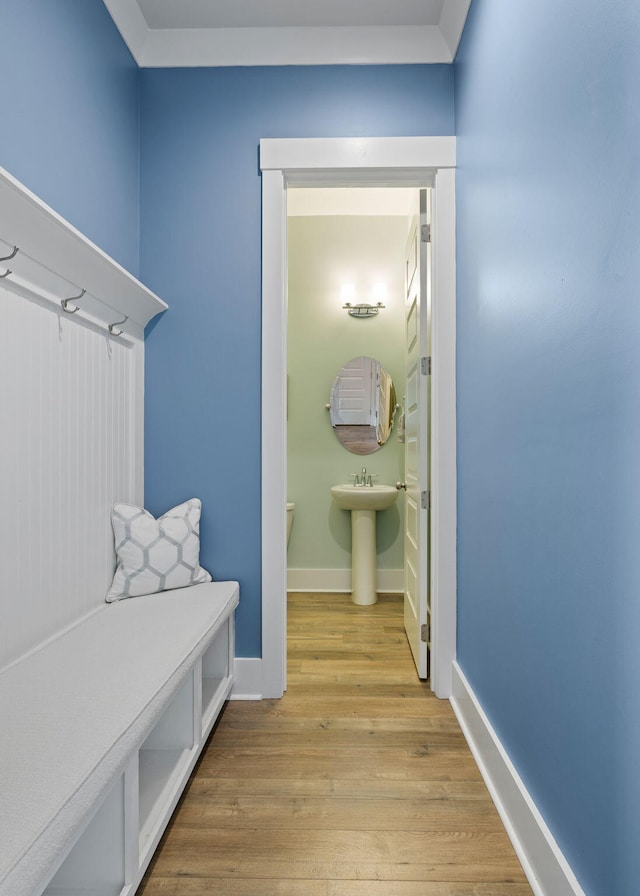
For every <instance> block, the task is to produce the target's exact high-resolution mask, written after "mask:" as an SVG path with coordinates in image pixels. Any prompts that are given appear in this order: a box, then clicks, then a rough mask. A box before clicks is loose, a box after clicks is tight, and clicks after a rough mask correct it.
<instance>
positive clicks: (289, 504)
mask: <svg viewBox="0 0 640 896" xmlns="http://www.w3.org/2000/svg"><path fill="white" fill-rule="evenodd" d="M295 506H296V505H295V504H294V503H293V502H292V501H288V502H287V547H289V538H290V537H291V527H292V526H293V511H294V509H295Z"/></svg>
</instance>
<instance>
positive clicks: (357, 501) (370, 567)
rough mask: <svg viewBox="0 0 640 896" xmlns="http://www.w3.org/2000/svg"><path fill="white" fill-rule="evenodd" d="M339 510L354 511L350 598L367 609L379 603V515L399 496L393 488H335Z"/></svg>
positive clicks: (380, 486) (373, 486)
mask: <svg viewBox="0 0 640 896" xmlns="http://www.w3.org/2000/svg"><path fill="white" fill-rule="evenodd" d="M331 495H332V497H333V500H334V501H335V502H336V504H337V505H338V507H341V508H342V510H350V511H351V597H352V600H353V602H354V604H360V605H361V606H367V605H369V604H375V602H376V601H377V600H378V592H377V582H376V579H377V575H376V566H377V564H376V513H377V512H378V511H379V510H386V509H387V507H391V505H392V504H393V503H394V502H395V500H396V498H397V497H398V490H397V489H396V488H395V487H394V486H392V485H333V486H332V487H331Z"/></svg>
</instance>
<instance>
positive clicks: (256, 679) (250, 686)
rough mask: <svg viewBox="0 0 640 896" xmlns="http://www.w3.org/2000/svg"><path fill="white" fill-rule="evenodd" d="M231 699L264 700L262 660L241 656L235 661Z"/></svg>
mask: <svg viewBox="0 0 640 896" xmlns="http://www.w3.org/2000/svg"><path fill="white" fill-rule="evenodd" d="M229 700H262V660H261V659H260V657H259V656H258V657H241V656H240V657H239V656H237V657H236V658H235V659H234V662H233V689H232V691H231V695H230V696H229Z"/></svg>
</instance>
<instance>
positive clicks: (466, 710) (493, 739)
mask: <svg viewBox="0 0 640 896" xmlns="http://www.w3.org/2000/svg"><path fill="white" fill-rule="evenodd" d="M451 705H452V706H453V710H454V712H455V714H456V716H457V718H458V721H459V723H460V727H461V728H462V731H463V733H464V736H465V738H466V739H467V742H468V744H469V747H470V748H471V752H472V753H473V756H474V759H475V760H476V762H477V764H478V768H479V769H480V772H481V774H482V777H483V778H484V780H485V783H486V785H487V787H488V789H489V792H490V794H491V798H492V799H493V802H494V803H495V805H496V808H497V810H498V812H499V813H500V817H501V818H502V821H503V823H504V826H505V828H506V830H507V834H508V835H509V838H510V839H511V842H512V843H513V847H514V849H515V851H516V853H517V855H518V858H519V859H520V862H521V863H522V867H523V869H524V873H525V874H526V875H527V879H528V881H529V884H530V885H531V889H532V890H533V892H534V893H535V896H585V893H584V890H583V889H582V887H581V886H580V884H579V883H578V881H577V879H576V876H575V874H574V873H573V871H572V870H571V867H570V865H569V863H568V862H567V860H566V859H565V857H564V855H563V854H562V852H561V851H560V848H559V846H558V844H557V843H556V841H555V840H554V838H553V835H552V833H551V831H550V830H549V828H548V827H547V825H546V824H545V821H544V819H543V817H542V815H541V814H540V812H539V811H538V808H537V807H536V804H535V803H534V801H533V799H532V798H531V796H530V794H529V792H528V791H527V789H526V787H525V786H524V784H523V782H522V780H521V779H520V776H519V775H518V773H517V771H516V769H515V767H514V765H513V763H512V762H511V760H510V759H509V756H508V755H507V752H506V750H505V749H504V747H503V746H502V743H501V742H500V740H499V739H498V736H497V735H496V733H495V731H494V730H493V728H492V727H491V724H490V722H489V720H488V718H487V716H486V715H485V713H484V711H483V709H482V706H481V705H480V703H479V702H478V699H477V697H476V695H475V694H474V692H473V690H472V688H471V686H470V685H469V682H468V681H467V679H466V678H465V676H464V674H463V672H462V670H461V669H460V667H459V666H458V664H457V663H454V664H453V697H452V698H451Z"/></svg>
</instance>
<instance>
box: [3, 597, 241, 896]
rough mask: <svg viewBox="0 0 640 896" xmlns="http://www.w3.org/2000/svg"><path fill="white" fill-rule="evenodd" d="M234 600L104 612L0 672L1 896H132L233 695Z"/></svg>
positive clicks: (130, 605) (162, 602) (139, 603)
mask: <svg viewBox="0 0 640 896" xmlns="http://www.w3.org/2000/svg"><path fill="white" fill-rule="evenodd" d="M238 595H239V588H238V585H237V583H236V582H211V583H208V584H203V585H194V586H192V587H190V588H181V589H179V590H175V591H166V592H164V593H162V594H154V595H148V596H144V597H136V598H133V599H128V600H122V601H119V602H117V603H114V604H110V605H107V604H105V605H104V607H102V608H100V609H98V610H96V611H95V612H94V613H92V614H91V615H90V616H88V617H86V618H85V619H84V620H82V621H81V622H79V623H78V624H77V625H75V626H74V627H72V628H70V629H69V630H67V631H65V632H63V633H62V634H60V635H59V636H58V637H56V638H55V639H53V640H51V641H50V642H48V643H47V644H45V645H44V646H42V647H40V648H38V649H37V650H35V651H34V652H32V653H30V654H29V655H27V656H25V657H24V658H23V659H21V660H19V661H18V662H17V663H15V664H14V665H12V666H10V667H9V668H8V669H6V670H5V671H4V672H3V673H2V674H0V896H41V894H46V896H63V894H64V896H71V894H74V896H80V894H82V896H107V894H108V896H132V894H133V893H134V892H135V890H136V888H137V887H138V885H139V883H140V880H141V879H142V876H143V874H144V871H145V869H146V867H147V865H148V864H149V861H150V859H151V857H152V855H153V853H154V851H155V849H156V846H157V844H158V841H159V839H160V837H161V835H162V832H163V830H164V828H165V826H166V824H167V822H168V820H169V818H170V816H171V813H172V812H173V809H174V808H175V806H176V803H177V802H178V799H179V797H180V794H181V792H182V790H183V788H184V785H185V784H186V781H187V779H188V777H189V774H190V773H191V771H192V769H193V767H194V765H195V763H196V760H197V758H198V756H199V754H200V752H201V750H202V747H203V745H204V742H205V740H206V739H207V736H208V735H209V733H210V732H211V729H212V727H213V725H214V722H215V720H216V718H217V717H218V714H219V712H220V710H221V708H222V705H223V703H224V701H225V700H226V698H227V697H228V696H229V693H230V691H231V687H232V685H233V659H234V610H235V607H236V606H237V604H238Z"/></svg>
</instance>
